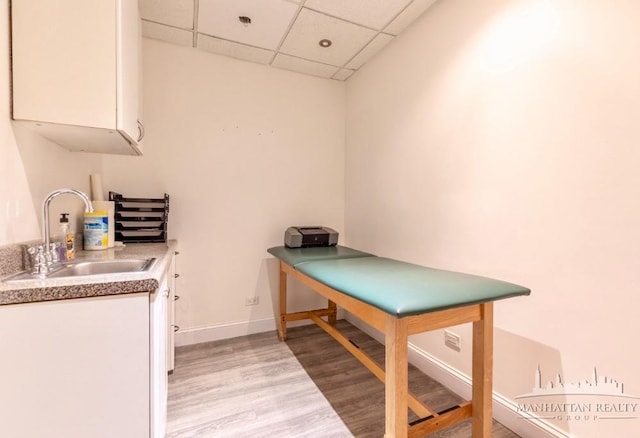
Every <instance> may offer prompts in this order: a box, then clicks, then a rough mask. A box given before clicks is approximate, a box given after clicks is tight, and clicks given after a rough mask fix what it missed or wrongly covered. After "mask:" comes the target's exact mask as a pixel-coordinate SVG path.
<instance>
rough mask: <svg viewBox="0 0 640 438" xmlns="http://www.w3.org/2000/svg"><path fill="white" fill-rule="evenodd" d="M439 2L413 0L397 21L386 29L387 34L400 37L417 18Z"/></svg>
mask: <svg viewBox="0 0 640 438" xmlns="http://www.w3.org/2000/svg"><path fill="white" fill-rule="evenodd" d="M436 1H437V0H413V2H412V3H411V4H410V5H409V6H408V7H407V9H405V10H404V11H402V13H401V14H400V15H398V17H396V19H395V20H393V21H392V22H391V24H389V26H387V27H386V28H385V30H384V31H385V32H388V33H390V34H392V35H399V34H400V33H401V32H402V31H403V30H405V29H406V28H407V26H409V25H410V24H411V23H412V22H413V21H414V20H415V19H416V18H418V17H419V16H420V15H421V14H422V13H423V12H424V11H426V10H427V9H428V8H429V7H430V6H431V5H433V4H434V3H435V2H436Z"/></svg>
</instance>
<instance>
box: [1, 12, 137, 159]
mask: <svg viewBox="0 0 640 438" xmlns="http://www.w3.org/2000/svg"><path fill="white" fill-rule="evenodd" d="M11 15H12V66H13V84H12V85H13V119H14V120H16V121H19V122H21V123H23V124H25V125H27V126H28V127H30V128H31V129H33V130H35V131H36V132H38V133H40V134H41V135H42V136H43V137H46V138H49V139H50V140H52V141H54V142H56V143H58V144H59V145H61V146H63V147H65V148H67V149H69V150H74V151H87V152H100V153H111V154H125V155H142V149H141V140H142V137H143V133H144V130H143V127H142V123H141V120H140V111H139V110H140V105H139V96H140V81H139V79H140V76H141V71H140V62H139V59H140V18H139V13H138V2H137V1H134V0H20V1H14V2H12V13H11Z"/></svg>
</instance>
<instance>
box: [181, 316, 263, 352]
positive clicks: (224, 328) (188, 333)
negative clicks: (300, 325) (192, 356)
mask: <svg viewBox="0 0 640 438" xmlns="http://www.w3.org/2000/svg"><path fill="white" fill-rule="evenodd" d="M275 329H276V322H275V319H274V318H273V317H271V318H264V319H256V320H253V321H238V322H229V323H225V324H217V325H212V326H207V327H197V328H191V329H180V330H179V331H177V332H176V334H175V341H176V347H181V346H183V345H191V344H200V343H202V342H211V341H219V340H221V339H229V338H236V337H238V336H245V335H252V334H254V333H262V332H268V331H271V330H273V331H275Z"/></svg>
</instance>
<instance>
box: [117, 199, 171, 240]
mask: <svg viewBox="0 0 640 438" xmlns="http://www.w3.org/2000/svg"><path fill="white" fill-rule="evenodd" d="M109 200H110V201H114V204H115V218H114V221H115V223H116V224H115V225H116V226H115V240H117V241H119V242H125V243H143V242H166V241H167V221H168V219H169V195H167V194H166V193H165V194H164V197H163V198H125V197H124V196H122V195H121V194H120V193H115V192H109Z"/></svg>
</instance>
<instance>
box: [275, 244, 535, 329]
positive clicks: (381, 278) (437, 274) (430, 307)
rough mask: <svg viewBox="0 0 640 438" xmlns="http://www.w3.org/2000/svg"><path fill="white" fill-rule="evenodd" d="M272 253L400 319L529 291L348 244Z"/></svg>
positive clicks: (328, 284)
mask: <svg viewBox="0 0 640 438" xmlns="http://www.w3.org/2000/svg"><path fill="white" fill-rule="evenodd" d="M332 249H333V251H332ZM309 250H312V251H309ZM268 252H269V253H270V254H272V255H274V256H275V257H277V258H278V259H280V260H282V261H283V262H285V263H287V264H289V265H291V266H293V267H294V268H295V269H296V270H298V271H300V272H302V273H303V274H305V275H307V276H309V277H311V278H313V279H315V280H317V281H319V282H321V283H323V284H325V285H327V286H329V287H331V288H332V289H335V290H337V291H339V292H342V293H344V294H345V295H349V296H351V297H353V298H356V299H358V300H360V301H363V302H365V303H367V304H370V305H372V306H374V307H377V308H378V309H380V310H382V311H384V312H386V313H389V314H391V315H395V316H396V317H399V318H401V317H405V316H411V315H419V314H423V313H429V312H435V311H440V310H446V309H451V308H455V307H462V306H466V305H471V304H478V303H485V302H489V301H495V300H500V299H505V298H510V297H515V296H520V295H529V294H530V293H531V291H530V290H529V289H528V288H526V287H524V286H519V285H517V284H513V283H508V282H505V281H501V280H495V279H492V278H487V277H480V276H477V275H470V274H464V273H460V272H453V271H445V270H441V269H433V268H428V267H425V266H420V265H416V264H412V263H407V262H402V261H399V260H393V259H389V258H384V257H376V256H374V255H372V254H368V253H365V252H361V251H357V250H353V249H350V248H346V247H316V248H295V249H293V248H286V247H276V248H270V249H269V250H268Z"/></svg>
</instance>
